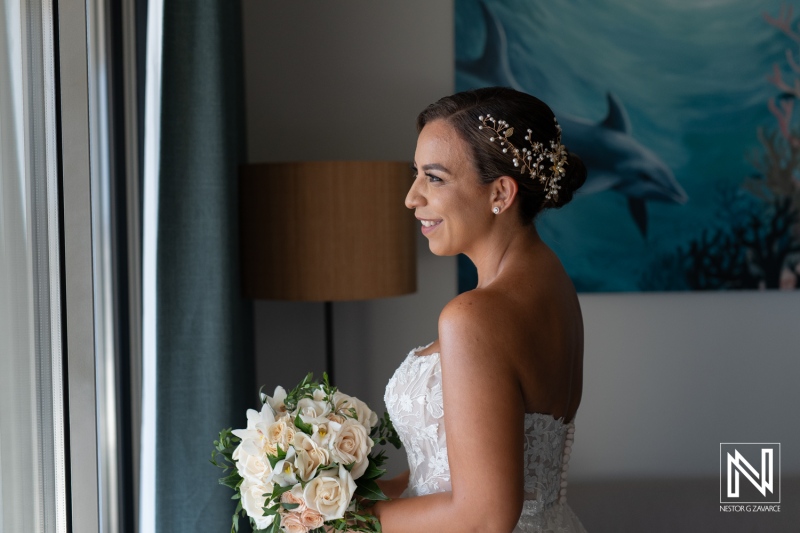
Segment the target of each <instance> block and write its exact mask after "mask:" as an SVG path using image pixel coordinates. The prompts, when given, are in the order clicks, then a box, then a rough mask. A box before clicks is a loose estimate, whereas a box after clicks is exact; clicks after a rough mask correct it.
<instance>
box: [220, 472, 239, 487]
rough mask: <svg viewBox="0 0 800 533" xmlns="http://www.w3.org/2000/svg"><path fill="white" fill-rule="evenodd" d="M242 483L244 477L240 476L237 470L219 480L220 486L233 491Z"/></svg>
mask: <svg viewBox="0 0 800 533" xmlns="http://www.w3.org/2000/svg"><path fill="white" fill-rule="evenodd" d="M241 481H242V476H240V475H239V472H237V471H235V470H234V471H233V472H231V473H230V474H229V475H227V476H225V477H221V478H219V484H220V485H225V486H226V487H229V488H231V489H233V490H236V487H237V486H238V485H239V483H240V482H241Z"/></svg>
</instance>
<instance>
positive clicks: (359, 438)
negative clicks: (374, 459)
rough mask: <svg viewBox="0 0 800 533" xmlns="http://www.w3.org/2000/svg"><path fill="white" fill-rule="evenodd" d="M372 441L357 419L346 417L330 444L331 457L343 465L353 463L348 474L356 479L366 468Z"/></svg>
mask: <svg viewBox="0 0 800 533" xmlns="http://www.w3.org/2000/svg"><path fill="white" fill-rule="evenodd" d="M373 445H374V442H373V441H372V439H371V438H369V435H367V430H366V428H364V426H362V425H361V424H360V423H359V422H358V420H355V419H354V418H348V419H347V420H345V421H344V423H342V427H341V429H340V430H339V433H338V435H336V438H335V439H334V440H333V443H332V445H331V455H332V456H333V459H334V460H336V461H337V462H338V463H340V464H343V465H349V464H350V463H355V464H353V467H352V468H351V469H350V474H351V475H352V476H353V479H358V478H360V477H361V475H362V474H363V473H364V471H365V470H366V469H367V465H368V464H369V452H370V450H371V449H372V446H373Z"/></svg>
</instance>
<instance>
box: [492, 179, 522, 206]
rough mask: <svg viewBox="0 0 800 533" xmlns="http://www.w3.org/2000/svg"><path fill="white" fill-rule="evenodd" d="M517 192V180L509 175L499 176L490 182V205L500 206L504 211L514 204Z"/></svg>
mask: <svg viewBox="0 0 800 533" xmlns="http://www.w3.org/2000/svg"><path fill="white" fill-rule="evenodd" d="M518 192H519V184H518V183H517V180H515V179H514V178H512V177H510V176H500V177H499V178H497V179H496V180H494V181H493V182H492V205H496V206H501V208H500V210H501V211H505V210H506V209H508V208H509V207H510V206H511V205H513V204H514V200H515V199H516V198H517V193H518Z"/></svg>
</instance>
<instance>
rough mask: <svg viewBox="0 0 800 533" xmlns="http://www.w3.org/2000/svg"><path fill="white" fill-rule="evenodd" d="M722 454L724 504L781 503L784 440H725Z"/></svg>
mask: <svg viewBox="0 0 800 533" xmlns="http://www.w3.org/2000/svg"><path fill="white" fill-rule="evenodd" d="M719 453H720V503H780V453H781V452H780V443H741V442H740V443H721V444H720V450H719ZM776 467H777V471H778V474H777V476H776V475H775V470H776ZM742 478H744V479H742Z"/></svg>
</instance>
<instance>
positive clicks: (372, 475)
mask: <svg viewBox="0 0 800 533" xmlns="http://www.w3.org/2000/svg"><path fill="white" fill-rule="evenodd" d="M385 473H386V470H385V469H383V468H379V467H378V466H377V465H376V464H375V462H373V460H372V457H370V458H369V464H368V465H367V469H366V470H364V473H363V474H362V475H361V477H360V478H359V479H364V480H366V479H377V478H379V477H381V476H382V475H384V474H385Z"/></svg>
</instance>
